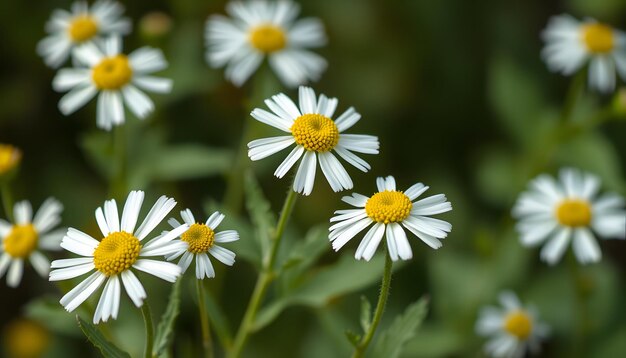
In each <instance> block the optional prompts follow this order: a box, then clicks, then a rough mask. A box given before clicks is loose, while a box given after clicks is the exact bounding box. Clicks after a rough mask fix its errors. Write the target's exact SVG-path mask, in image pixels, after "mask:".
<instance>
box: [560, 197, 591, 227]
mask: <svg viewBox="0 0 626 358" xmlns="http://www.w3.org/2000/svg"><path fill="white" fill-rule="evenodd" d="M556 218H557V220H558V221H559V223H561V225H564V226H571V227H578V226H589V223H590V222H591V205H589V203H588V202H586V201H584V200H578V199H567V200H563V201H562V202H561V203H560V204H559V205H558V206H557V208H556Z"/></svg>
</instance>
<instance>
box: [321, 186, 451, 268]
mask: <svg viewBox="0 0 626 358" xmlns="http://www.w3.org/2000/svg"><path fill="white" fill-rule="evenodd" d="M376 186H377V187H378V192H377V193H376V194H374V195H372V196H371V197H367V196H364V195H361V194H357V193H353V194H352V196H344V197H343V198H342V199H341V200H342V201H344V202H346V203H348V204H350V205H352V206H355V207H357V208H358V209H348V210H337V211H335V214H336V215H337V216H334V217H333V218H331V219H330V221H331V222H337V223H336V224H334V225H332V226H331V227H330V229H329V230H330V234H329V239H330V241H331V242H332V243H333V249H335V251H338V250H339V249H341V248H342V247H343V246H344V245H345V244H346V243H347V242H348V241H350V240H351V239H352V238H353V237H354V236H356V235H357V234H358V233H360V232H361V231H363V230H365V228H367V227H368V226H370V225H372V224H374V226H372V227H371V228H370V229H369V230H368V232H367V233H366V234H365V237H363V240H361V243H360V244H359V247H358V248H357V250H356V254H355V255H354V257H355V258H356V259H357V260H360V259H365V260H366V261H369V260H370V259H371V258H372V257H373V256H374V253H375V252H376V249H377V248H378V245H379V244H380V241H381V240H382V238H383V236H385V237H386V240H387V249H388V251H389V255H390V256H391V259H392V260H394V261H396V260H398V258H400V259H402V260H408V259H410V258H412V257H413V252H412V251H411V245H409V241H408V239H407V236H406V233H405V232H404V229H407V230H409V231H410V232H412V233H413V234H414V235H415V236H417V237H419V238H420V239H421V240H422V241H423V242H424V243H425V244H426V245H428V246H430V247H432V248H433V249H438V248H440V247H441V246H442V244H441V241H440V239H443V238H445V237H446V236H448V233H449V232H450V231H451V230H452V225H450V223H448V222H447V221H443V220H439V219H434V218H431V217H429V216H430V215H436V214H441V213H445V212H448V211H450V210H452V204H450V202H449V201H447V199H446V196H445V195H443V194H438V195H433V196H429V197H427V198H424V199H422V200H419V201H415V202H414V200H415V199H417V198H418V197H419V196H420V195H422V194H423V193H424V192H425V191H426V190H428V187H427V186H424V184H422V183H417V184H415V185H413V186H411V187H410V188H408V189H407V190H406V191H404V192H402V191H398V190H396V181H395V179H394V178H393V177H392V176H388V177H387V178H382V177H379V178H377V179H376ZM403 227H404V229H403Z"/></svg>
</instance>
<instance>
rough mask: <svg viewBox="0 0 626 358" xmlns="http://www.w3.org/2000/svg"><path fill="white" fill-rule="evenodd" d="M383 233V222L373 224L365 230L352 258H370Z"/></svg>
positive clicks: (366, 259) (367, 259)
mask: <svg viewBox="0 0 626 358" xmlns="http://www.w3.org/2000/svg"><path fill="white" fill-rule="evenodd" d="M384 234H385V224H382V223H376V224H374V226H372V227H371V228H370V229H369V230H368V231H367V233H366V234H365V236H364V237H363V240H361V243H360V244H359V247H358V248H357V249H356V253H355V254H354V258H355V259H357V260H360V259H364V260H365V261H369V260H371V259H372V257H374V253H375V252H376V249H377V248H378V245H379V244H380V241H381V240H382V238H383V236H384Z"/></svg>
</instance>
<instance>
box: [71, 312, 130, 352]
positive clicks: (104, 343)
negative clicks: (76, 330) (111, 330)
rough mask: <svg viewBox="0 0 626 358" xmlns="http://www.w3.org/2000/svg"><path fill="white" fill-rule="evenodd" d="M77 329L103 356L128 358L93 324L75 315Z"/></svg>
mask: <svg viewBox="0 0 626 358" xmlns="http://www.w3.org/2000/svg"><path fill="white" fill-rule="evenodd" d="M76 320H77V321H78V327H80V329H81V330H82V331H83V333H84V334H85V336H86V337H87V339H88V340H89V342H91V344H93V345H94V347H96V348H98V349H99V350H100V352H101V353H102V355H103V356H105V357H107V358H109V357H111V358H118V357H119V358H125V357H128V358H130V355H129V354H128V353H126V352H124V351H123V350H121V349H119V348H117V347H116V346H115V345H113V343H111V342H109V341H108V340H107V339H106V338H104V336H103V335H102V333H100V331H99V330H98V328H96V326H94V325H93V324H91V323H89V322H87V321H85V320H83V319H82V318H80V316H78V315H76Z"/></svg>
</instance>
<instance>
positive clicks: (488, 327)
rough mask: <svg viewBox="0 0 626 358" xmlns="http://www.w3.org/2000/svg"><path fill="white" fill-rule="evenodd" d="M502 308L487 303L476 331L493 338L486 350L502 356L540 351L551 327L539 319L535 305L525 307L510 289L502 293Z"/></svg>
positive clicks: (517, 356) (514, 357)
mask: <svg viewBox="0 0 626 358" xmlns="http://www.w3.org/2000/svg"><path fill="white" fill-rule="evenodd" d="M499 298H500V304H501V305H502V308H500V307H493V306H487V307H485V308H483V309H482V311H481V312H480V315H479V317H478V321H476V333H478V334H479V335H481V336H484V337H489V341H488V342H487V344H486V345H485V352H486V353H487V354H488V355H490V356H492V357H498V358H522V357H524V356H526V352H530V353H532V354H535V353H538V352H539V350H540V343H541V341H543V340H545V339H546V338H547V337H548V334H549V332H550V328H549V327H548V326H547V325H546V324H545V323H543V322H541V321H539V317H538V314H537V311H536V309H535V308H534V307H532V306H530V307H523V306H522V304H521V303H520V301H519V299H518V298H517V296H516V295H515V294H514V293H513V292H510V291H505V292H502V293H501V294H500V297H499Z"/></svg>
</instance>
